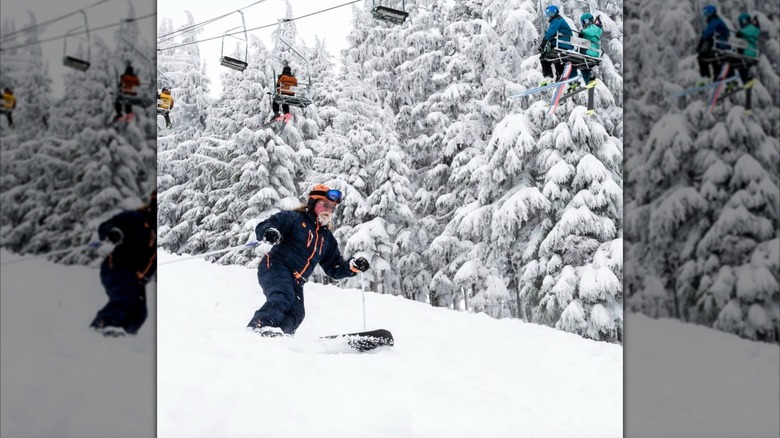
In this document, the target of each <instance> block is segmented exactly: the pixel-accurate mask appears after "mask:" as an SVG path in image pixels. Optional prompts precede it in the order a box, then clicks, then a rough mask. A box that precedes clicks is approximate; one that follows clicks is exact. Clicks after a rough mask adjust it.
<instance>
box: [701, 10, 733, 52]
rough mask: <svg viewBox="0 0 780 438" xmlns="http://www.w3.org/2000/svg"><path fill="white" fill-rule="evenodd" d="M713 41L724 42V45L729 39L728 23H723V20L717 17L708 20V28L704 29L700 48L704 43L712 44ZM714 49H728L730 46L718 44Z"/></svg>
mask: <svg viewBox="0 0 780 438" xmlns="http://www.w3.org/2000/svg"><path fill="white" fill-rule="evenodd" d="M713 39H715V40H716V41H723V42H724V43H725V42H726V41H728V39H729V28H728V27H727V26H726V23H724V22H723V19H722V18H720V17H719V16H717V15H713V16H711V17H709V18H707V27H706V28H704V32H702V34H701V40H699V47H701V45H702V44H704V43H707V42H712V40H713ZM716 44H717V43H716ZM714 47H717V48H727V47H728V45H727V44H717V45H715V46H714Z"/></svg>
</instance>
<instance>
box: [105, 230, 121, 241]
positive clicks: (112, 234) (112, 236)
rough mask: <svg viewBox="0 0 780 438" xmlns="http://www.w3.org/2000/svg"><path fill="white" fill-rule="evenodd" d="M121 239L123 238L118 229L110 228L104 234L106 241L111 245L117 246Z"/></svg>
mask: <svg viewBox="0 0 780 438" xmlns="http://www.w3.org/2000/svg"><path fill="white" fill-rule="evenodd" d="M123 237H125V236H124V234H122V230H120V229H119V228H112V229H110V230H108V233H106V239H108V241H109V242H111V243H113V244H119V242H121V241H122V238H123Z"/></svg>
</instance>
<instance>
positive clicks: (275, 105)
mask: <svg viewBox="0 0 780 438" xmlns="http://www.w3.org/2000/svg"><path fill="white" fill-rule="evenodd" d="M271 109H272V110H273V111H274V114H279V104H278V103H276V102H272V103H271ZM282 111H283V112H284V113H285V114H290V105H287V104H286V103H283V104H282Z"/></svg>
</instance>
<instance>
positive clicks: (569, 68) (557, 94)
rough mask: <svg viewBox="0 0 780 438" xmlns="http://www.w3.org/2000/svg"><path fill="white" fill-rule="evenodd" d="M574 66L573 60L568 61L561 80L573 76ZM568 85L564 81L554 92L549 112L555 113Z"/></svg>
mask: <svg viewBox="0 0 780 438" xmlns="http://www.w3.org/2000/svg"><path fill="white" fill-rule="evenodd" d="M571 71H572V66H571V62H567V63H566V67H564V68H563V74H562V75H561V81H565V80H567V79H569V76H571ZM566 87H567V84H565V83H563V84H561V85H559V86H558V88H557V89H556V90H555V92H554V93H553V97H552V102H551V103H550V109H549V110H548V111H547V114H553V113H554V112H555V109H556V108H558V102H560V100H561V96H563V95H564V94H565V93H564V90H565V88H566Z"/></svg>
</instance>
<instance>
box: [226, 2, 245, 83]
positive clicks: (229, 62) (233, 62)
mask: <svg viewBox="0 0 780 438" xmlns="http://www.w3.org/2000/svg"><path fill="white" fill-rule="evenodd" d="M236 12H238V13H239V14H241V26H237V27H234V28H232V29H228V30H226V31H225V33H223V34H222V48H221V49H220V57H219V63H220V64H221V65H223V66H225V67H227V68H232V69H233V70H236V71H240V72H243V71H244V69H246V68H247V66H248V65H249V64H248V63H247V60H249V57H248V55H249V39H248V38H247V36H246V21H245V20H244V13H243V12H241V11H240V10H239V11H236ZM240 28H243V29H244V38H240V37H237V36H235V35H228V34H229V33H230V32H231V31H233V30H236V29H240ZM226 36H231V37H233V38H235V39H237V40H239V41H243V42H244V59H243V60H241V59H236V58H233V57H230V56H227V55H225V37H226Z"/></svg>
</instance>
